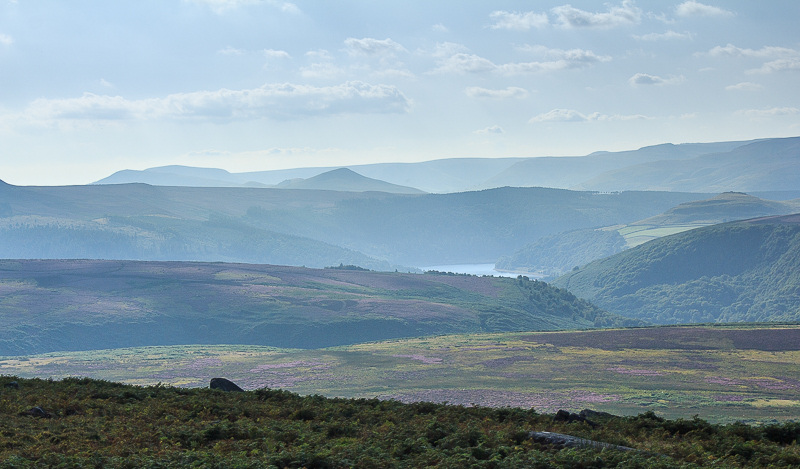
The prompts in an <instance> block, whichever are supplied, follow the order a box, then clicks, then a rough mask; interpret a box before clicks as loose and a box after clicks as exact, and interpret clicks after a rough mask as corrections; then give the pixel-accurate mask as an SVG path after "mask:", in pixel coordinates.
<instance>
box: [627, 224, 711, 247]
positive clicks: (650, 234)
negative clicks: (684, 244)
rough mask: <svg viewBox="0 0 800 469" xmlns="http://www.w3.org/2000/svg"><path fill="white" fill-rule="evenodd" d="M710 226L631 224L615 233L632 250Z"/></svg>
mask: <svg viewBox="0 0 800 469" xmlns="http://www.w3.org/2000/svg"><path fill="white" fill-rule="evenodd" d="M710 224H711V223H681V224H676V225H647V224H633V225H627V226H625V227H624V228H621V229H619V230H617V231H618V232H619V234H621V235H622V237H623V238H625V242H626V243H627V245H628V247H629V248H632V247H636V246H638V245H640V244H644V243H646V242H648V241H650V240H653V239H657V238H661V237H663V236H669V235H673V234H675V233H681V232H684V231H687V230H693V229H695V228H700V227H703V226H708V225H710Z"/></svg>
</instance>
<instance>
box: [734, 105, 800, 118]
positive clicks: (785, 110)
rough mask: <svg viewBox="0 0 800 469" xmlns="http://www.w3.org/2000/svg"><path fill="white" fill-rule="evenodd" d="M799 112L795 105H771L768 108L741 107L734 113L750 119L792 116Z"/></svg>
mask: <svg viewBox="0 0 800 469" xmlns="http://www.w3.org/2000/svg"><path fill="white" fill-rule="evenodd" d="M799 113H800V109H797V108H796V107H773V108H769V109H742V110H739V111H736V115H739V116H744V117H749V118H751V119H767V118H770V117H782V116H794V115H797V114H799Z"/></svg>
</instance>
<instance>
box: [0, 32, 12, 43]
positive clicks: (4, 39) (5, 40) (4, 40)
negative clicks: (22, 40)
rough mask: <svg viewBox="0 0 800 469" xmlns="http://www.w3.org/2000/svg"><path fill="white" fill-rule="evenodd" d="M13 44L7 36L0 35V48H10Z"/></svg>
mask: <svg viewBox="0 0 800 469" xmlns="http://www.w3.org/2000/svg"><path fill="white" fill-rule="evenodd" d="M13 43H14V39H13V38H12V37H11V36H9V35H7V34H0V46H10V45H11V44H13Z"/></svg>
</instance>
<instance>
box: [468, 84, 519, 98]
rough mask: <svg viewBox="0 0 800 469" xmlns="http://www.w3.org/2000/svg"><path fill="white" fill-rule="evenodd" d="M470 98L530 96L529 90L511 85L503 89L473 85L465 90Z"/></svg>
mask: <svg viewBox="0 0 800 469" xmlns="http://www.w3.org/2000/svg"><path fill="white" fill-rule="evenodd" d="M464 92H465V93H467V96H469V97H470V98H490V99H508V98H514V99H523V98H527V97H528V90H526V89H524V88H518V87H515V86H509V87H508V88H505V89H502V90H490V89H488V88H481V87H479V86H472V87H469V88H467V89H465V90H464Z"/></svg>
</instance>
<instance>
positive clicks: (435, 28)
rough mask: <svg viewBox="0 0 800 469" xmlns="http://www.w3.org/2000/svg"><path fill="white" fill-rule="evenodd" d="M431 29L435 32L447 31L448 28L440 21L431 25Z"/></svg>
mask: <svg viewBox="0 0 800 469" xmlns="http://www.w3.org/2000/svg"><path fill="white" fill-rule="evenodd" d="M431 30H432V31H435V32H437V33H449V32H450V30H449V29H447V26H445V25H443V24H442V23H436V24H434V25H433V26H431Z"/></svg>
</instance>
